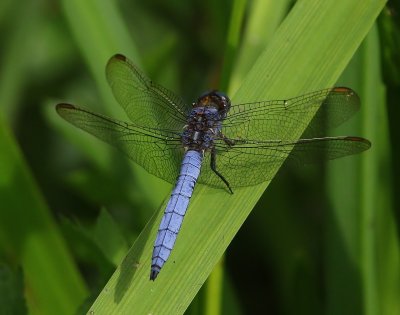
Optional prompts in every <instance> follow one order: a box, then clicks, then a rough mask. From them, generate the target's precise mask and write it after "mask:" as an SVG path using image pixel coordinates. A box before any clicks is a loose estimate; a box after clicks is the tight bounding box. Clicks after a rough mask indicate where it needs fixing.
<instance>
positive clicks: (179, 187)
mask: <svg viewBox="0 0 400 315" xmlns="http://www.w3.org/2000/svg"><path fill="white" fill-rule="evenodd" d="M230 105H231V104H230V100H229V98H228V97H227V96H226V95H224V94H222V93H220V92H217V91H211V92H209V93H205V94H203V95H202V96H200V97H199V99H198V100H197V102H196V103H193V109H192V110H191V112H190V114H189V117H188V122H187V125H186V126H185V127H184V131H183V133H182V145H183V147H184V149H185V150H186V153H185V155H184V158H183V161H182V167H181V170H180V173H179V176H178V179H177V182H176V185H175V188H174V189H173V190H172V193H171V198H170V199H169V201H168V204H167V207H166V208H165V211H164V216H163V218H162V220H161V223H160V227H159V229H158V233H157V238H156V240H155V242H154V249H153V256H152V263H151V272H150V279H151V280H155V278H156V277H157V275H158V273H159V272H160V270H161V268H162V266H163V265H164V263H165V262H166V260H167V259H168V257H169V255H170V253H171V250H172V248H173V246H174V244H175V240H176V237H177V235H178V232H179V230H180V228H181V225H182V221H183V218H184V216H185V214H186V210H187V208H188V206H189V201H190V198H191V196H192V193H193V190H194V186H195V184H196V182H197V179H198V177H199V175H200V169H201V163H202V160H203V156H204V154H205V153H206V152H208V151H210V152H211V154H215V152H214V146H213V143H214V142H213V139H214V138H215V137H221V127H222V121H223V119H224V118H225V117H226V114H227V112H228V111H229V108H230ZM218 175H219V174H218ZM223 180H224V179H223ZM228 187H229V185H228Z"/></svg>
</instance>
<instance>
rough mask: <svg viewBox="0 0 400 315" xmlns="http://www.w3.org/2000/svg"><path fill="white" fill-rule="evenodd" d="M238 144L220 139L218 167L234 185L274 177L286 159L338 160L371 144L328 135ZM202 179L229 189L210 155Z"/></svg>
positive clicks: (357, 138)
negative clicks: (217, 173) (215, 171)
mask: <svg viewBox="0 0 400 315" xmlns="http://www.w3.org/2000/svg"><path fill="white" fill-rule="evenodd" d="M236 141H237V144H236V145H233V146H231V145H227V144H226V143H225V142H224V141H223V140H217V141H216V149H217V157H216V167H217V170H218V172H219V173H221V174H222V176H224V177H225V179H226V180H227V181H228V182H229V184H230V186H231V187H232V188H235V187H244V186H252V185H256V184H259V183H262V182H265V181H267V180H271V179H272V178H273V177H274V175H275V173H276V172H277V170H278V168H279V167H280V166H281V165H282V164H283V162H284V161H285V159H286V158H288V160H290V161H292V162H294V163H296V164H308V163H313V162H315V161H316V160H320V159H336V158H340V157H344V156H347V155H352V154H357V153H360V152H363V151H365V150H367V149H368V148H369V147H370V146H371V143H370V142H369V141H368V140H366V139H363V138H359V137H327V138H314V139H300V140H298V141H284V140H281V141H278V140H276V141H250V140H248V141H243V140H240V139H236ZM199 182H200V183H203V184H206V185H209V186H212V187H216V188H223V189H224V188H225V189H226V186H225V184H224V183H223V182H222V181H221V179H220V178H219V177H218V176H216V175H215V173H214V172H213V171H212V170H211V168H210V155H209V154H208V155H207V157H206V158H205V159H204V161H203V167H202V172H201V175H200V178H199Z"/></svg>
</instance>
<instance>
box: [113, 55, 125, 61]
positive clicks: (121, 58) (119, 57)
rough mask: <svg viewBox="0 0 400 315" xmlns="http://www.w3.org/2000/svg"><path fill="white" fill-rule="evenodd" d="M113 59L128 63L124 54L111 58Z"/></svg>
mask: <svg viewBox="0 0 400 315" xmlns="http://www.w3.org/2000/svg"><path fill="white" fill-rule="evenodd" d="M111 59H118V60H121V61H126V57H125V56H124V55H122V54H115V55H114V56H112V57H111Z"/></svg>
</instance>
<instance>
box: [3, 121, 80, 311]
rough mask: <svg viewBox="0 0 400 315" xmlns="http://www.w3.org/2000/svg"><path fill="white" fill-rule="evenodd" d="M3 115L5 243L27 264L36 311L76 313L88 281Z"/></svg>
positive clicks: (30, 299)
mask: <svg viewBox="0 0 400 315" xmlns="http://www.w3.org/2000/svg"><path fill="white" fill-rule="evenodd" d="M1 118H2V117H1V116H0V152H1V154H0V174H1V176H0V200H1V204H0V248H1V249H2V252H3V253H4V254H5V255H7V257H12V258H13V259H16V260H17V261H20V263H21V266H22V268H23V271H24V276H25V285H26V288H27V291H28V292H29V295H28V296H27V302H28V306H29V311H30V314H44V315H46V314H72V313H73V312H75V310H76V308H77V305H79V304H80V303H81V302H82V301H83V299H84V298H85V297H86V294H87V291H86V287H85V284H84V283H83V281H82V279H81V277H80V274H79V272H78V270H77V268H76V266H75V264H74V262H73V260H72V258H71V256H70V253H69V251H68V249H67V247H66V244H65V243H64V241H63V240H62V238H61V235H60V233H59V231H58V229H57V226H56V225H55V222H54V220H53V218H52V216H51V214H50V212H49V209H48V208H47V206H46V204H45V202H44V201H43V197H42V195H41V194H40V192H39V190H38V187H37V184H36V183H35V181H34V180H33V178H32V175H31V173H30V171H29V169H28V167H27V165H26V163H25V161H24V159H23V157H22V155H21V152H20V151H19V148H18V147H17V145H16V143H15V140H14V138H13V137H12V135H11V133H10V132H9V130H8V128H7V126H5V124H4V123H3V121H2V119H1ZM61 284H62V285H61Z"/></svg>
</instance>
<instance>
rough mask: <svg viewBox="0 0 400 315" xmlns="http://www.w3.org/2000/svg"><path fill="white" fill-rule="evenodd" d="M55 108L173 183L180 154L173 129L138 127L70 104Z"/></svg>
mask: <svg viewBox="0 0 400 315" xmlns="http://www.w3.org/2000/svg"><path fill="white" fill-rule="evenodd" d="M56 109H57V112H58V114H59V115H60V116H61V117H63V118H64V119H65V120H67V121H69V122H70V123H72V124H73V125H75V126H77V127H78V128H81V129H83V130H85V131H86V132H88V133H90V134H92V135H94V136H96V137H97V138H99V139H101V140H103V141H105V142H108V143H109V144H111V145H113V146H114V147H116V148H117V149H119V150H120V151H122V152H123V153H125V154H126V155H127V156H128V157H129V158H130V159H132V160H133V161H134V162H136V163H137V164H139V165H141V166H142V167H143V168H144V169H146V170H147V171H148V172H149V173H151V174H153V175H155V176H157V177H160V178H162V179H164V180H166V181H167V182H170V183H175V180H176V178H177V176H178V173H179V168H180V163H181V161H182V156H183V148H182V144H181V140H180V134H179V133H178V132H176V131H175V130H169V129H157V128H146V127H138V126H136V125H133V124H128V123H126V122H123V121H118V120H115V119H111V118H108V117H106V116H103V115H100V114H96V113H93V112H91V111H88V110H86V109H83V108H79V107H76V106H74V105H71V104H58V105H57V107H56Z"/></svg>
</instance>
